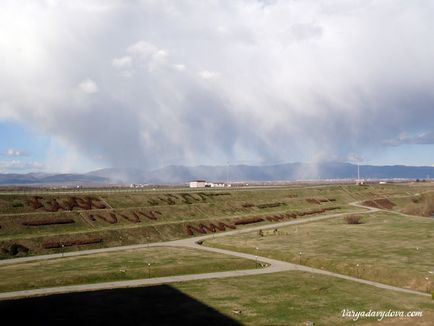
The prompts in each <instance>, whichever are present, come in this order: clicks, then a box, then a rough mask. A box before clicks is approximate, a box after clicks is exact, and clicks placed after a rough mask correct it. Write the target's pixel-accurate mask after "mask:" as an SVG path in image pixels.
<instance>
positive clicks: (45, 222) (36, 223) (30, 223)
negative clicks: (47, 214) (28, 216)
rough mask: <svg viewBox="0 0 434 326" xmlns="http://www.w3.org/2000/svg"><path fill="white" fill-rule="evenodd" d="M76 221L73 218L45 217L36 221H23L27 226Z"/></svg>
mask: <svg viewBox="0 0 434 326" xmlns="http://www.w3.org/2000/svg"><path fill="white" fill-rule="evenodd" d="M72 223H75V221H74V220H73V219H71V218H58V219H44V220H35V221H25V222H23V223H21V224H22V225H25V226H43V225H53V224H72Z"/></svg>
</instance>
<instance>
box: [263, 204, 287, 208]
mask: <svg viewBox="0 0 434 326" xmlns="http://www.w3.org/2000/svg"><path fill="white" fill-rule="evenodd" d="M282 205H286V204H285V203H267V204H260V205H256V207H258V208H272V207H279V206H282Z"/></svg>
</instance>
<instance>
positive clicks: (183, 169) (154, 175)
mask: <svg viewBox="0 0 434 326" xmlns="http://www.w3.org/2000/svg"><path fill="white" fill-rule="evenodd" d="M430 176H432V177H434V167H430V166H405V165H393V166H375V165H360V178H363V179H397V178H399V179H426V178H430ZM356 178H357V165H355V164H351V163H336V162H327V163H317V164H311V163H286V164H276V165H265V166H253V165H229V166H195V167H189V166H182V165H171V166H167V167H164V168H161V169H156V170H152V171H147V170H141V169H133V168H122V169H121V168H106V169H101V170H96V171H92V172H89V173H83V174H48V173H26V174H12V173H4V174H0V185H107V184H130V183H136V184H183V183H186V182H188V181H191V180H196V179H204V180H207V181H212V182H241V181H243V182H266V181H300V180H321V179H356Z"/></svg>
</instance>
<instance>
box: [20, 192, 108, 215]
mask: <svg viewBox="0 0 434 326" xmlns="http://www.w3.org/2000/svg"><path fill="white" fill-rule="evenodd" d="M43 199H44V198H43V197H40V196H33V197H32V198H31V199H29V200H27V204H28V205H29V206H31V207H32V208H33V209H34V210H37V209H40V208H44V209H45V210H46V211H47V212H57V211H59V210H66V211H72V210H73V209H74V208H78V209H84V210H90V209H95V208H96V209H104V208H107V207H106V205H105V204H104V203H101V201H100V200H99V199H98V198H95V197H90V196H86V197H76V196H70V197H66V200H63V201H62V202H60V199H58V198H51V199H48V200H47V201H45V203H44V202H43Z"/></svg>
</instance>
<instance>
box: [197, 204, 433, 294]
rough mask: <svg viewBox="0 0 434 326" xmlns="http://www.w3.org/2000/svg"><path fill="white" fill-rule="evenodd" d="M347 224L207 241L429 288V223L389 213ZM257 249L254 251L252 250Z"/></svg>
mask: <svg viewBox="0 0 434 326" xmlns="http://www.w3.org/2000/svg"><path fill="white" fill-rule="evenodd" d="M362 222H363V223H362V224H358V225H349V224H347V223H346V222H345V221H344V219H343V218H335V219H330V220H324V221H319V222H313V223H306V224H303V225H297V226H288V227H285V228H279V229H278V230H277V232H274V231H264V232H263V236H259V235H258V233H254V232H251V233H246V234H242V235H237V236H228V237H221V238H215V239H211V240H207V241H206V242H205V243H204V244H205V245H209V246H215V247H220V248H226V249H230V250H235V251H243V252H249V253H253V254H258V255H260V256H266V257H271V258H275V259H280V260H285V261H289V262H293V263H297V264H298V263H301V264H304V265H308V266H312V267H316V268H321V269H325V270H329V271H333V272H338V273H341V274H346V275H351V276H356V277H361V278H364V279H369V280H374V281H379V282H382V283H387V284H391V285H396V286H400V287H405V288H411V289H415V290H419V291H427V292H429V291H431V290H433V283H434V263H433V262H434V241H433V240H434V219H432V218H426V217H406V216H402V215H398V214H394V213H383V212H381V213H375V214H370V215H369V216H366V215H365V216H364V217H363V219H362ZM256 248H258V249H256Z"/></svg>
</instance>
